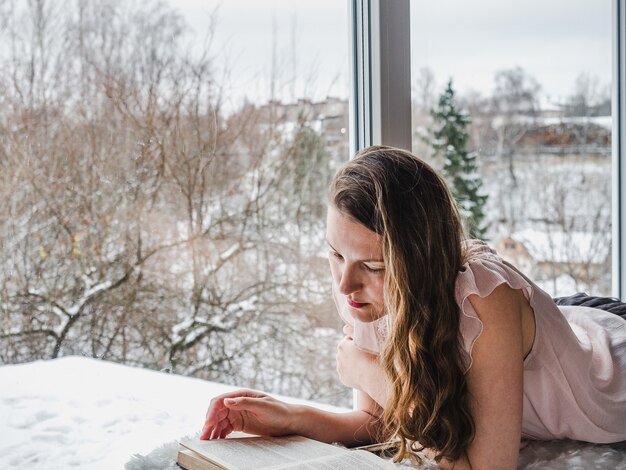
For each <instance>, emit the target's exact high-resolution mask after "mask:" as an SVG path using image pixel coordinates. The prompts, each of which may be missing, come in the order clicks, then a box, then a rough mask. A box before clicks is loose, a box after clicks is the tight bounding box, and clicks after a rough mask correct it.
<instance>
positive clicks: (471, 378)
mask: <svg viewBox="0 0 626 470" xmlns="http://www.w3.org/2000/svg"><path fill="white" fill-rule="evenodd" d="M469 300H470V302H471V304H472V306H473V307H474V310H475V311H476V313H477V314H478V317H479V318H480V320H481V321H482V323H483V331H482V333H481V335H480V336H479V337H478V339H477V340H476V343H475V344H474V347H473V349H472V358H473V362H472V366H471V367H470V369H469V371H468V372H467V381H468V387H469V394H470V409H471V413H472V417H473V418H474V424H475V426H476V435H475V437H474V441H473V442H472V444H471V445H470V447H469V449H468V452H467V458H468V460H469V462H465V464H466V465H467V464H470V465H471V466H470V468H472V469H474V470H477V469H483V468H488V469H492V468H498V469H507V468H511V469H514V468H516V467H517V460H518V454H519V445H520V439H521V430H522V402H523V362H524V350H523V349H524V348H523V333H522V310H523V308H524V303H525V302H526V303H527V301H526V299H525V298H524V297H523V295H522V293H521V292H520V291H516V290H513V289H511V288H510V287H509V286H508V285H506V284H503V285H501V286H499V287H497V288H496V289H495V290H494V291H493V292H492V293H491V294H490V295H489V296H487V297H485V298H480V297H478V296H476V295H473V296H471V297H470V298H469ZM459 464H461V465H459V466H457V467H456V468H462V467H463V463H462V462H459Z"/></svg>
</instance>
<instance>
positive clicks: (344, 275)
mask: <svg viewBox="0 0 626 470" xmlns="http://www.w3.org/2000/svg"><path fill="white" fill-rule="evenodd" d="M326 241H327V242H328V251H329V256H328V257H329V261H330V271H331V273H332V276H333V282H334V283H335V287H336V289H337V291H338V292H339V293H340V294H341V295H340V297H341V299H340V300H341V301H342V302H346V305H347V307H348V308H347V311H348V312H349V313H350V314H351V315H352V317H353V318H355V319H357V320H360V321H362V322H371V321H374V320H376V319H378V318H380V317H382V316H383V315H384V303H383V286H384V278H385V264H384V263H383V256H382V239H381V237H380V235H378V234H376V233H375V232H372V231H371V230H369V229H367V228H366V227H365V226H364V225H361V224H360V223H358V222H355V221H354V220H352V219H350V218H349V217H347V216H345V215H344V214H343V213H341V212H340V211H339V210H337V209H336V208H335V207H334V206H333V205H332V204H331V205H329V207H328V215H327V219H326ZM341 307H342V306H339V308H341Z"/></svg>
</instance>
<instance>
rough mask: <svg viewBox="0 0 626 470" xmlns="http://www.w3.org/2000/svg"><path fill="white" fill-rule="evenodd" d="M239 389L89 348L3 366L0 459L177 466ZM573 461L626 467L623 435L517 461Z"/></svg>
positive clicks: (563, 466)
mask: <svg viewBox="0 0 626 470" xmlns="http://www.w3.org/2000/svg"><path fill="white" fill-rule="evenodd" d="M232 389H233V387H229V386H226V385H222V384H216V383H212V382H207V381H203V380H199V379H192V378H188V377H181V376H176V375H171V374H166V373H161V372H154V371H150V370H145V369H137V368H132V367H127V366H122V365H119V364H113V363H108V362H104V361H98V360H94V359H87V358H82V357H66V358H62V359H56V360H50V361H38V362H33V363H27V364H20V365H8V366H2V367H0V469H2V470H10V469H18V468H19V469H28V470H43V469H46V470H49V469H54V470H65V469H80V470H96V469H97V470H100V469H102V470H105V469H106V470H113V469H123V468H124V466H125V463H127V462H128V461H129V460H131V456H132V455H133V454H141V455H143V456H145V457H143V458H141V459H133V462H132V463H131V465H130V467H129V468H133V469H141V470H147V469H150V470H157V469H161V470H162V469H168V470H172V469H175V468H176V466H175V465H174V464H173V461H174V458H175V455H176V450H177V447H178V446H177V444H176V442H175V441H176V440H178V439H180V438H182V437H185V436H193V435H195V434H197V433H198V432H199V431H200V428H201V426H202V423H203V418H204V414H205V411H206V407H207V405H208V403H209V400H210V398H211V397H212V396H215V395H217V394H219V393H223V392H226V391H229V390H232ZM287 400H289V401H300V402H301V400H294V399H289V398H287ZM318 406H320V407H323V408H326V409H332V408H331V407H328V406H323V405H318ZM335 410H338V409H337V408H335ZM399 468H402V469H407V468H412V467H410V466H408V464H407V465H399ZM419 468H420V469H424V470H426V469H432V468H435V466H434V463H432V462H425V463H424V464H423V465H422V466H420V467H419ZM571 468H584V469H587V470H590V469H598V470H605V469H609V468H610V469H616V470H617V469H620V470H626V442H624V443H621V444H616V445H612V446H597V445H592V444H585V443H580V442H573V441H562V442H556V441H550V442H546V443H541V442H534V443H531V444H529V445H528V446H526V447H525V448H524V449H522V451H521V452H520V460H519V464H518V469H524V470H531V469H532V470H536V469H551V470H567V469H571Z"/></svg>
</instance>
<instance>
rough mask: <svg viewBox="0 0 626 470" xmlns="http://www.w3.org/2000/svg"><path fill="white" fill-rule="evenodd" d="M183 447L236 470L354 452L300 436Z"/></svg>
mask: <svg viewBox="0 0 626 470" xmlns="http://www.w3.org/2000/svg"><path fill="white" fill-rule="evenodd" d="M180 444H181V445H183V446H184V447H187V448H188V449H191V450H193V451H194V452H197V453H198V454H200V455H202V456H204V457H205V458H208V460H213V461H215V462H217V463H219V464H220V465H222V466H224V467H227V468H229V469H233V470H259V469H263V468H273V467H276V466H279V465H280V466H282V465H283V464H285V463H298V462H302V461H305V460H310V459H315V458H318V457H319V456H320V455H337V454H346V453H351V452H350V451H348V450H346V449H343V448H341V447H336V446H332V445H329V444H324V443H323V442H317V441H314V440H311V439H307V438H305V437H300V436H289V437H275V438H272V437H252V438H245V439H215V440H209V441H201V440H200V439H194V440H189V441H182V442H181V443H180Z"/></svg>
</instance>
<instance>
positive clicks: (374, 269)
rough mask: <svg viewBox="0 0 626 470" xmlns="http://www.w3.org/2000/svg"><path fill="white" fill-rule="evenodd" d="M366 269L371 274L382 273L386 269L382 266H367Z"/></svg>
mask: <svg viewBox="0 0 626 470" xmlns="http://www.w3.org/2000/svg"><path fill="white" fill-rule="evenodd" d="M365 269H367V270H368V271H369V272H371V273H382V272H383V271H384V270H385V268H384V267H380V266H368V265H367V264H366V265H365Z"/></svg>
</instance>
